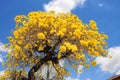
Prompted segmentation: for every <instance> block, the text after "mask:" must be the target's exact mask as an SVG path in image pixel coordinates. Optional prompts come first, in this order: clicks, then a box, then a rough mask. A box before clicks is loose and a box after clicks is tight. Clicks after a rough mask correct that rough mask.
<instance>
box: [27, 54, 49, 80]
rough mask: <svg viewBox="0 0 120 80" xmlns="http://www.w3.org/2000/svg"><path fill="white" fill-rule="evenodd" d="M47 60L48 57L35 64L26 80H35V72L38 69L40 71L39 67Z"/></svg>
mask: <svg viewBox="0 0 120 80" xmlns="http://www.w3.org/2000/svg"><path fill="white" fill-rule="evenodd" d="M49 60H50V57H49V56H46V57H45V58H43V59H41V60H40V61H39V62H38V63H37V64H35V65H34V66H33V67H32V68H31V69H30V71H29V72H28V80H35V75H34V74H35V72H37V71H38V69H40V67H41V66H42V65H43V64H44V63H45V62H47V61H49Z"/></svg>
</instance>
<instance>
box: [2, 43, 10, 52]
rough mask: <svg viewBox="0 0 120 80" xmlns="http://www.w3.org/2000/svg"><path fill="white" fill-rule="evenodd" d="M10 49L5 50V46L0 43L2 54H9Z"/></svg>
mask: <svg viewBox="0 0 120 80" xmlns="http://www.w3.org/2000/svg"><path fill="white" fill-rule="evenodd" d="M8 51H9V49H8V48H4V44H3V43H1V42H0V52H8Z"/></svg>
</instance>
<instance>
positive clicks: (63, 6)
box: [44, 0, 86, 12]
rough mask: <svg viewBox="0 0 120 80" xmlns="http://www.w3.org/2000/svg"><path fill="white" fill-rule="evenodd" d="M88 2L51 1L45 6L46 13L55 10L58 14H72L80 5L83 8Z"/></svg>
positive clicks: (75, 0) (72, 0)
mask: <svg viewBox="0 0 120 80" xmlns="http://www.w3.org/2000/svg"><path fill="white" fill-rule="evenodd" d="M85 2H86V0H51V1H50V2H49V3H48V4H44V9H45V11H50V10H55V11H56V12H70V11H71V10H73V9H75V8H76V7H77V6H78V5H79V6H81V7H82V6H83V5H84V3H85Z"/></svg>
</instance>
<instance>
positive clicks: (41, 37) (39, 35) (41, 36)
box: [37, 33, 45, 39]
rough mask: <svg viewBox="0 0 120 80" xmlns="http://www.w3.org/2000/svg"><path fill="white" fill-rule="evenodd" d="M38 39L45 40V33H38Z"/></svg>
mask: <svg viewBox="0 0 120 80" xmlns="http://www.w3.org/2000/svg"><path fill="white" fill-rule="evenodd" d="M37 37H38V39H45V35H44V34H43V33H38V35H37Z"/></svg>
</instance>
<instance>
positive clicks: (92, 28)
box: [0, 11, 107, 80]
mask: <svg viewBox="0 0 120 80" xmlns="http://www.w3.org/2000/svg"><path fill="white" fill-rule="evenodd" d="M14 20H15V22H16V29H15V30H13V34H12V35H11V36H9V37H8V39H9V43H8V47H9V48H10V51H9V52H8V54H7V60H6V63H5V66H7V68H6V70H5V71H4V74H3V75H1V76H0V78H1V79H2V80H44V79H45V78H44V75H43V73H42V72H44V71H43V69H44V70H45V68H44V67H47V66H48V67H51V68H52V69H53V70H54V72H52V73H51V74H54V75H51V74H49V72H50V70H48V71H47V73H46V76H47V78H46V79H53V78H54V79H60V80H62V79H63V78H64V76H65V75H69V73H70V71H69V69H68V68H66V66H68V65H67V64H69V65H70V66H72V67H73V68H75V70H77V68H78V65H83V66H84V67H86V68H89V67H90V65H92V66H96V64H97V63H96V61H94V60H95V58H96V57H98V56H106V55H107V50H106V49H107V42H106V39H107V35H105V34H104V33H99V32H98V27H97V25H96V22H95V21H94V20H90V22H89V24H84V23H83V22H82V21H81V20H80V19H79V18H78V17H77V16H76V15H74V14H72V13H55V12H54V11H50V12H42V11H37V12H30V13H29V14H28V15H27V16H25V15H19V16H16V17H15V18H14ZM60 60H64V62H65V64H64V66H61V65H60V64H59V63H60ZM46 69H50V68H46ZM77 72H79V71H77ZM50 75H51V77H50Z"/></svg>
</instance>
